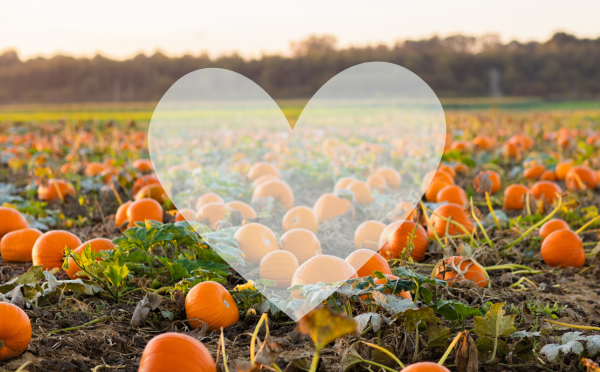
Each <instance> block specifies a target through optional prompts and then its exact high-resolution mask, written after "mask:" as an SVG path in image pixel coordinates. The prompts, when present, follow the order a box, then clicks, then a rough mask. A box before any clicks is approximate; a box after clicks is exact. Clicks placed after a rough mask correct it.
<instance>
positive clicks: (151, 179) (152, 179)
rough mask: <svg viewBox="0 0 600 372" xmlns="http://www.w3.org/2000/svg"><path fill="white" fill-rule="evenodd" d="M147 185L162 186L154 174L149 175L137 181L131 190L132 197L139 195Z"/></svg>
mask: <svg viewBox="0 0 600 372" xmlns="http://www.w3.org/2000/svg"><path fill="white" fill-rule="evenodd" d="M147 185H160V182H159V181H158V178H157V177H156V176H155V175H154V174H148V175H145V176H142V177H140V178H138V179H137V180H135V182H134V183H133V187H132V188H131V195H135V194H137V193H138V192H139V191H140V190H141V189H142V187H144V186H147Z"/></svg>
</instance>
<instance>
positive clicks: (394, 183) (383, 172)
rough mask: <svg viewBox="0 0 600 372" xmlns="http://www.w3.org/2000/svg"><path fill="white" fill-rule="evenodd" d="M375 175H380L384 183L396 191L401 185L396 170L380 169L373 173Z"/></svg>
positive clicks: (400, 179) (400, 178)
mask: <svg viewBox="0 0 600 372" xmlns="http://www.w3.org/2000/svg"><path fill="white" fill-rule="evenodd" d="M375 174H378V175H380V176H381V177H383V178H384V179H385V182H386V183H387V185H388V186H389V187H390V188H391V189H394V190H396V189H398V188H399V187H400V185H401V184H402V177H401V176H400V173H398V171H397V170H395V169H394V168H390V167H381V168H379V169H377V171H375Z"/></svg>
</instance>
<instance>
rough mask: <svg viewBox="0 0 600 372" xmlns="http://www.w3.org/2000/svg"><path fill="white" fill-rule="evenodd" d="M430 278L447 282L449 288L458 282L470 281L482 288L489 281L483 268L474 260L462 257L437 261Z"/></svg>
mask: <svg viewBox="0 0 600 372" xmlns="http://www.w3.org/2000/svg"><path fill="white" fill-rule="evenodd" d="M432 277H434V278H436V279H440V280H445V281H447V282H448V285H449V286H452V284H453V283H454V282H456V281H459V280H470V281H472V282H473V283H475V284H476V285H478V286H479V287H482V288H483V287H485V286H487V284H488V281H489V277H488V274H487V272H486V271H485V269H484V268H483V266H481V265H480V264H478V263H477V262H476V261H475V260H474V259H471V258H467V257H462V256H453V257H449V258H447V259H445V260H441V261H439V262H438V263H437V265H435V267H434V268H433V274H432Z"/></svg>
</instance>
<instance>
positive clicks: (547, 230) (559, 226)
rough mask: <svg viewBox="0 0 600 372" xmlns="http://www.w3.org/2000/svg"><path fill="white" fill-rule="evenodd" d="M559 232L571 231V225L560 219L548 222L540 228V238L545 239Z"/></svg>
mask: <svg viewBox="0 0 600 372" xmlns="http://www.w3.org/2000/svg"><path fill="white" fill-rule="evenodd" d="M558 230H571V228H570V227H569V224H567V223H566V222H565V221H563V220H561V219H559V218H553V219H551V220H549V221H546V223H544V224H543V225H542V227H541V228H540V238H542V239H545V238H546V237H547V236H548V235H550V234H552V233H553V232H555V231H558Z"/></svg>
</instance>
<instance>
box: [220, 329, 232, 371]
mask: <svg viewBox="0 0 600 372" xmlns="http://www.w3.org/2000/svg"><path fill="white" fill-rule="evenodd" d="M219 343H220V344H221V350H222V351H223V368H225V372H229V366H228V365H227V354H225V337H224V336H223V327H221V336H220V337H219ZM218 347H219V346H218V345H217V348H218ZM218 358H219V356H218V355H217V362H218V361H219V359H218Z"/></svg>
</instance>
